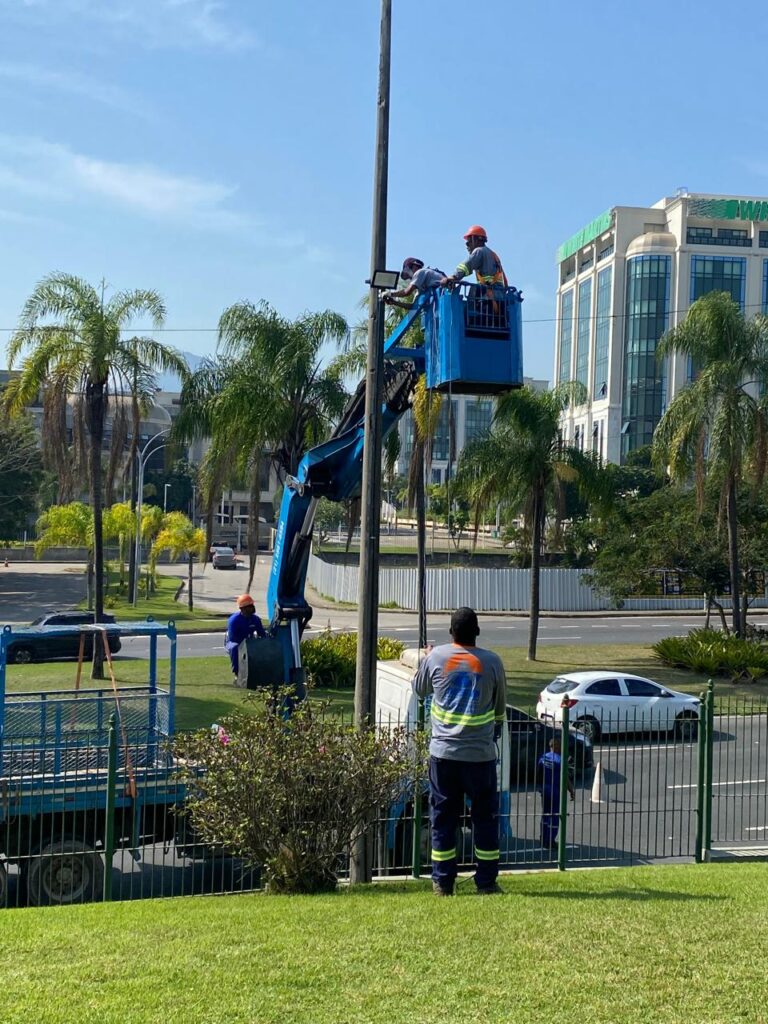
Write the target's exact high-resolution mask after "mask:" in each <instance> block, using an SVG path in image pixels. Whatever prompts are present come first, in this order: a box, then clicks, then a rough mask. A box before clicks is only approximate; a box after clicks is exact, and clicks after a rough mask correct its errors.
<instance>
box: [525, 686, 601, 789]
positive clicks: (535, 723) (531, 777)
mask: <svg viewBox="0 0 768 1024" xmlns="http://www.w3.org/2000/svg"><path fill="white" fill-rule="evenodd" d="M507 728H508V729H509V781H510V783H511V784H512V785H515V784H517V785H520V784H521V783H522V784H525V783H528V782H534V781H535V780H536V766H537V764H538V763H539V758H540V757H541V756H542V754H546V752H547V751H548V750H549V741H550V740H551V739H552V738H553V737H554V736H555V734H556V733H557V732H558V730H557V729H556V728H555V725H554V724H553V723H551V722H540V721H539V720H538V719H536V718H534V717H533V715H529V714H528V713H527V712H526V711H521V710H520V708H516V707H513V706H512V705H511V704H507ZM570 743H571V746H570V750H569V755H568V763H569V765H570V766H571V770H572V772H573V774H574V775H575V776H576V777H577V778H578V777H579V776H581V775H586V774H587V773H588V772H590V771H591V770H592V768H593V766H594V756H593V748H592V740H591V739H590V737H589V736H587V735H586V733H584V732H581V731H578V730H574V732H573V733H571V737H570Z"/></svg>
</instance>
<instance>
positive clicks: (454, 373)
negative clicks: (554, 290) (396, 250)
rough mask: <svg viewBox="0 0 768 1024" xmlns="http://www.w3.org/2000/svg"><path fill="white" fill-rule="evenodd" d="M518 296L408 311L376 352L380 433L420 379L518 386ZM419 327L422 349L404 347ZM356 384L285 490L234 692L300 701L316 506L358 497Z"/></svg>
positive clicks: (453, 299)
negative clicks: (261, 626) (263, 691)
mask: <svg viewBox="0 0 768 1024" xmlns="http://www.w3.org/2000/svg"><path fill="white" fill-rule="evenodd" d="M521 302H522V294H521V292H519V291H518V290H517V289H516V288H502V287H495V288H493V289H489V288H487V287H485V286H483V285H476V284H466V283H462V284H459V285H458V286H455V287H453V288H451V289H448V288H439V289H435V290H432V291H429V292H427V293H425V294H423V295H421V296H419V298H418V299H417V301H416V302H414V304H413V306H412V307H411V309H410V310H409V311H408V312H407V313H406V315H405V316H404V317H403V319H402V320H401V321H400V322H399V323H398V324H397V326H396V327H395V329H394V330H393V331H392V333H391V334H390V335H389V337H388V338H387V340H386V342H385V345H384V356H385V364H384V393H383V401H382V418H383V433H382V436H386V434H387V433H388V432H389V431H390V430H391V429H392V428H393V427H394V426H395V424H396V423H397V421H398V420H399V419H400V417H401V416H402V415H403V414H404V413H405V412H406V411H407V409H408V408H409V407H410V404H411V394H412V392H413V388H414V385H415V383H416V380H417V378H418V376H419V375H420V374H422V373H423V374H425V375H426V384H427V387H428V388H430V389H433V390H435V391H438V392H442V393H449V394H464V395H497V394H501V393H503V392H505V391H509V390H511V389H512V388H519V387H522V384H523V359H522V317H521V309H520V304H521ZM419 320H420V321H421V325H422V329H423V331H422V333H423V338H424V342H423V344H420V345H418V346H415V347H408V345H407V339H408V332H409V331H410V329H411V328H412V327H413V326H414V325H415V324H416V323H417V321H419ZM364 407H365V381H363V382H361V384H360V385H359V387H358V389H357V392H356V393H355V395H354V397H353V398H352V399H351V400H350V403H349V405H348V406H347V409H346V411H345V414H344V416H343V417H342V420H341V422H340V423H339V425H338V426H337V427H336V429H335V431H334V433H333V435H332V437H331V438H330V439H329V440H328V441H326V442H325V443H324V444H321V445H318V446H317V447H316V448H313V449H311V450H310V451H309V452H307V454H306V455H305V456H304V458H303V459H302V460H301V462H300V464H299V467H298V471H297V473H296V476H295V477H288V479H287V480H286V482H285V490H284V492H283V500H282V504H281V506H280V516H279V520H278V525H277V534H276V537H275V548H274V555H273V559H272V570H271V574H270V579H269V586H268V589H267V613H268V616H269V619H270V629H269V634H270V637H269V639H268V641H267V642H266V643H265V642H264V641H263V640H261V641H259V642H258V643H251V644H245V643H244V644H243V645H242V646H241V653H240V659H241V662H240V673H239V677H238V684H239V685H241V686H247V687H248V688H251V689H253V688H257V687H260V686H274V685H280V684H284V685H289V686H292V687H294V688H295V691H296V695H297V697H298V698H299V699H301V698H302V697H303V696H304V692H305V684H304V672H303V670H302V667H301V649H300V641H301V635H302V632H303V631H304V628H305V626H306V625H307V623H308V622H309V620H310V618H311V617H312V609H311V607H310V606H309V604H308V603H307V600H306V598H305V596H304V587H305V582H306V577H307V565H308V562H309V554H310V550H311V545H312V527H313V523H314V518H315V510H316V508H317V503H318V501H319V500H320V498H328V499H329V500H330V501H346V500H348V499H350V498H354V497H357V496H358V495H359V493H360V484H361V480H362V459H363V441H364V422H365V420H364Z"/></svg>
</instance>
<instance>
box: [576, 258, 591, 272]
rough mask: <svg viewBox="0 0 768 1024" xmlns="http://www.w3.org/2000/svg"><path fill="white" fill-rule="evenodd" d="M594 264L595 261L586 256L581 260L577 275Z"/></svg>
mask: <svg viewBox="0 0 768 1024" xmlns="http://www.w3.org/2000/svg"><path fill="white" fill-rule="evenodd" d="M594 262H595V261H594V259H593V258H592V257H591V256H587V257H586V259H584V260H582V261H581V263H580V264H579V273H581V272H582V270H588V269H589V268H590V267H591V266H592V264H593V263H594Z"/></svg>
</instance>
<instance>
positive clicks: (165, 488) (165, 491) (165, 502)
mask: <svg viewBox="0 0 768 1024" xmlns="http://www.w3.org/2000/svg"><path fill="white" fill-rule="evenodd" d="M170 486H171V484H163V514H165V513H166V512H167V511H168V488H169V487H170Z"/></svg>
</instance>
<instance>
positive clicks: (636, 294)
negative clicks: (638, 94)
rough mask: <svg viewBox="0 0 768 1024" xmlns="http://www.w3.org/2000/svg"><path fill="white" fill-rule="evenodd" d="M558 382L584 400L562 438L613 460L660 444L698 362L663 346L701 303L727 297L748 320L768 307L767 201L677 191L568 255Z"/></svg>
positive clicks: (629, 209)
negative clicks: (670, 410)
mask: <svg viewBox="0 0 768 1024" xmlns="http://www.w3.org/2000/svg"><path fill="white" fill-rule="evenodd" d="M557 263H558V289H557V327H556V331H555V366H554V372H555V383H562V382H565V381H574V380H575V381H579V382H580V383H581V384H582V385H583V387H584V392H583V393H584V396H585V400H584V401H583V402H581V403H579V404H578V405H575V406H573V407H571V408H569V409H568V410H567V412H566V413H565V414H564V416H563V421H562V422H563V436H564V437H565V438H566V440H568V441H570V442H571V443H575V444H577V445H578V446H579V447H580V448H582V449H585V450H586V449H591V450H592V451H594V452H597V453H598V454H599V455H600V456H601V457H602V458H603V459H605V460H606V461H609V462H624V461H625V460H626V458H627V456H628V455H629V453H630V452H632V451H634V450H636V449H637V448H641V447H643V446H644V445H647V444H650V442H651V439H652V437H653V431H654V430H655V428H656V424H657V423H658V422H659V419H660V418H661V416H662V413H663V412H664V409H665V408H666V405H667V403H668V401H669V400H670V399H671V398H672V397H673V396H674V395H675V393H676V392H677V391H678V390H679V389H680V388H681V387H684V386H685V384H687V383H688V381H689V380H690V379H691V373H692V372H693V368H692V367H691V366H690V365H689V363H688V360H687V359H686V358H684V357H681V356H673V357H671V358H670V359H667V360H664V361H661V360H659V359H658V358H657V356H656V346H657V344H658V342H659V340H660V338H661V337H662V335H663V334H664V332H665V331H667V330H669V328H670V327H673V326H675V325H676V324H678V323H679V322H680V321H681V320H682V319H684V317H685V315H686V313H687V311H688V308H689V306H690V304H691V303H692V302H694V301H695V300H696V299H698V298H700V297H701V296H702V295H706V294H707V293H708V292H712V291H725V292H728V293H729V294H730V295H731V296H732V297H733V299H734V301H736V302H738V303H739V305H740V306H741V308H742V309H743V310H744V312H745V313H747V315H750V314H754V313H757V312H761V311H762V312H768V199H745V198H733V197H730V196H713V195H703V194H690V193H687V192H685V191H684V190H678V192H677V193H676V194H675V195H674V196H670V197H666V198H664V199H660V200H659V202H658V203H656V204H654V205H653V206H649V207H637V206H615V207H613V208H611V209H610V210H606V211H605V213H603V214H601V215H600V216H599V217H596V218H595V220H593V221H592V222H591V223H590V224H588V225H587V226H586V227H585V228H583V229H582V230H581V231H579V232H578V233H577V234H576V235H574V236H573V237H572V238H570V239H569V240H568V241H567V242H564V243H563V245H561V246H560V248H559V249H558V252H557Z"/></svg>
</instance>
